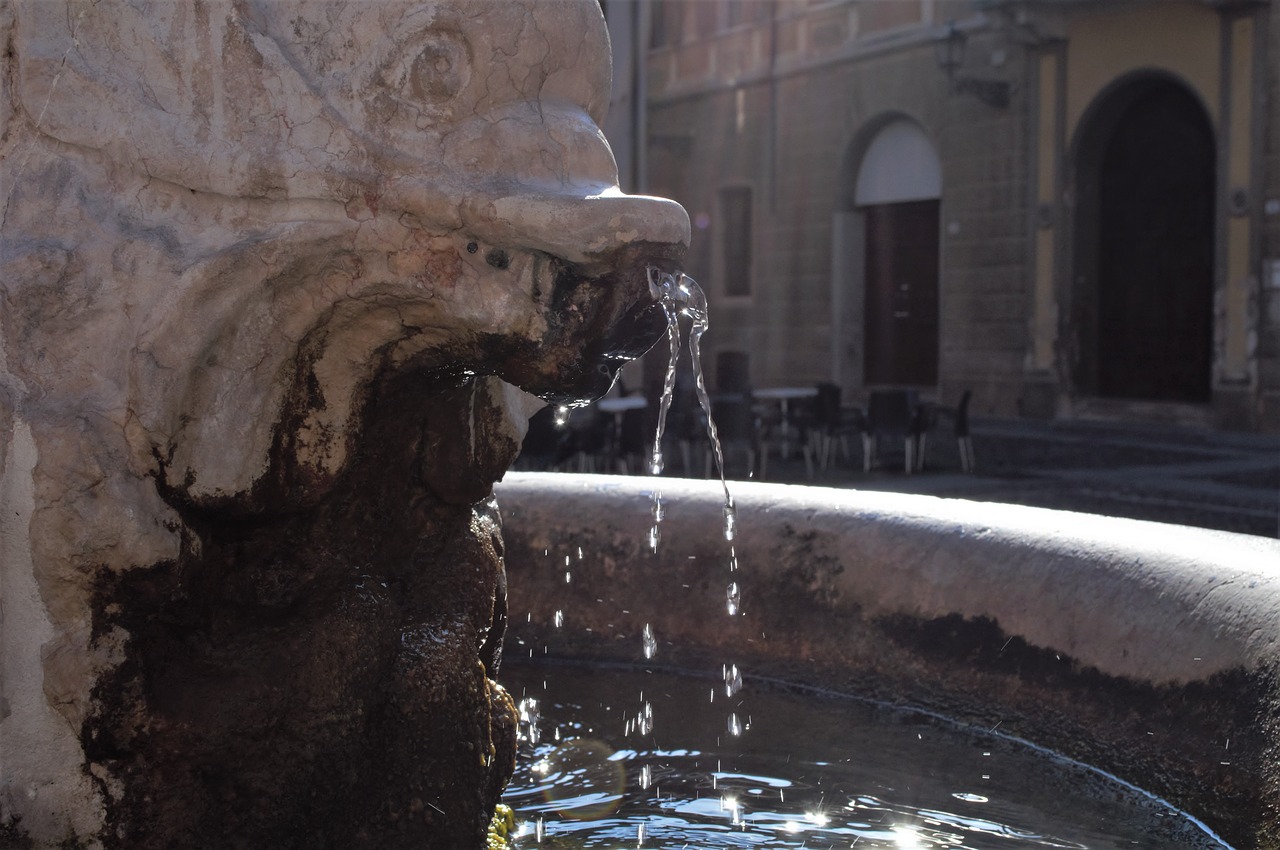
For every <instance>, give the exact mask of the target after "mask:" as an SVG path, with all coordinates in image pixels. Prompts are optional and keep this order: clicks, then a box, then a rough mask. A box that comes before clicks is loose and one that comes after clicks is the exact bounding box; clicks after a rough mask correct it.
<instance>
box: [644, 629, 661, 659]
mask: <svg viewBox="0 0 1280 850" xmlns="http://www.w3.org/2000/svg"><path fill="white" fill-rule="evenodd" d="M643 637H644V657H645V658H646V659H649V658H653V656H655V655H657V654H658V639H657V638H656V637H654V635H653V626H651V625H649V624H648V623H645V624H644V633H643Z"/></svg>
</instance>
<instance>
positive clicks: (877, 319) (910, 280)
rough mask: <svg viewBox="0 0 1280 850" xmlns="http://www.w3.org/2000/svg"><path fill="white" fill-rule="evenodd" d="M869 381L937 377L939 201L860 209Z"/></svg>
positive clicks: (916, 381)
mask: <svg viewBox="0 0 1280 850" xmlns="http://www.w3.org/2000/svg"><path fill="white" fill-rule="evenodd" d="M863 213H864V214H865V215H866V222H867V225H866V227H867V231H866V237H867V238H866V308H865V322H866V329H865V333H866V337H865V338H866V361H865V364H866V365H865V370H864V377H865V379H866V382H867V383H868V384H895V385H929V386H932V385H934V384H937V382H938V201H936V200H932V201H906V202H903V203H897V204H878V205H875V206H869V207H864V208H863Z"/></svg>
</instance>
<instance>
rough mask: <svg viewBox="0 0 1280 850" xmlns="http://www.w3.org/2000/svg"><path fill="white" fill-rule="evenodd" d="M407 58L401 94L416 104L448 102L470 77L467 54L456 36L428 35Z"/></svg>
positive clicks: (443, 34)
mask: <svg viewBox="0 0 1280 850" xmlns="http://www.w3.org/2000/svg"><path fill="white" fill-rule="evenodd" d="M410 55H411V56H412V58H411V59H410V60H409V63H408V68H407V69H406V74H405V76H404V83H403V85H404V88H403V90H402V91H403V93H404V94H405V95H407V96H408V97H409V98H411V99H412V100H415V101H418V102H419V103H429V104H430V103H440V102H442V101H447V100H451V99H452V98H453V97H454V96H456V95H457V94H458V92H459V91H461V90H462V88H463V86H465V85H466V84H467V80H468V79H469V78H470V76H471V56H470V51H469V50H468V47H467V43H466V41H465V40H464V39H463V38H462V36H461V34H459V33H454V32H432V33H429V34H428V35H427V36H426V37H425V38H424V39H423V40H422V41H420V42H419V44H418V47H417V53H416V55H414V54H410Z"/></svg>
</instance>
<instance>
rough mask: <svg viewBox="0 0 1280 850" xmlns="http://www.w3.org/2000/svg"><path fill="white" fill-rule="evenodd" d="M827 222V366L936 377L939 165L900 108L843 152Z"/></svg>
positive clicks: (836, 373)
mask: <svg viewBox="0 0 1280 850" xmlns="http://www.w3.org/2000/svg"><path fill="white" fill-rule="evenodd" d="M840 174H841V180H840V184H839V189H838V190H837V191H838V193H839V194H838V196H837V200H836V205H835V206H836V212H835V214H834V218H833V223H832V235H833V238H832V245H833V255H832V284H833V290H832V293H833V307H834V308H835V309H834V310H833V315H834V316H836V317H837V319H836V325H837V328H836V331H837V332H836V333H834V334H833V351H832V372H833V377H834V379H835V380H837V381H839V382H841V383H844V384H845V385H846V386H850V385H862V384H867V385H903V386H927V387H932V386H935V385H936V384H937V380H938V326H939V322H938V271H939V268H938V265H939V264H938V256H939V209H940V200H941V196H942V166H941V160H940V158H939V157H938V154H937V149H936V148H935V146H934V145H933V142H932V141H931V140H930V139H929V136H928V134H927V133H926V131H925V130H924V128H923V127H922V126H921V125H920V123H919V122H917V121H916V120H915V119H913V118H911V117H910V116H908V115H905V114H903V113H897V112H895V113H888V114H885V115H882V116H879V117H878V118H876V119H873V120H872V121H869V122H868V123H867V125H866V126H865V127H864V128H863V130H862V131H861V132H860V133H859V134H858V136H857V137H856V138H855V139H854V141H853V143H852V144H850V146H849V148H848V149H847V150H846V153H845V157H844V161H843V163H842V167H841V172H840Z"/></svg>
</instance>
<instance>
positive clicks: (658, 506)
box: [652, 493, 667, 524]
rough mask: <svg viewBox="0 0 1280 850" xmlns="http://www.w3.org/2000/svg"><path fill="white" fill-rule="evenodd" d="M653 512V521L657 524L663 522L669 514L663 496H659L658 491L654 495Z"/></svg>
mask: <svg viewBox="0 0 1280 850" xmlns="http://www.w3.org/2000/svg"><path fill="white" fill-rule="evenodd" d="M652 513H653V521H654V523H655V524H657V523H659V522H662V520H663V518H664V517H665V516H666V515H667V512H666V509H665V507H664V506H663V504H662V497H661V496H659V495H658V494H657V493H655V494H654V495H653V511H652Z"/></svg>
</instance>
